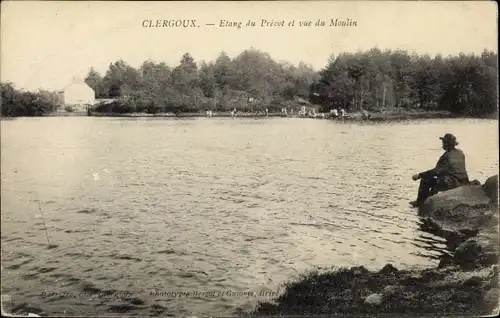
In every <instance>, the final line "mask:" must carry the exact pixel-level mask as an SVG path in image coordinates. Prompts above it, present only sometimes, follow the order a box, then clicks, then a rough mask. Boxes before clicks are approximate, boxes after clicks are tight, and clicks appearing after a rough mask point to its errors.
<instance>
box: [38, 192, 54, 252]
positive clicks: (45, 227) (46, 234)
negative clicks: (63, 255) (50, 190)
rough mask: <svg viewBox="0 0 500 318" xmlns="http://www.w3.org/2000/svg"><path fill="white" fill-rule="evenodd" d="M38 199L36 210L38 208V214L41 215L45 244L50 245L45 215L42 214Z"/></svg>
mask: <svg viewBox="0 0 500 318" xmlns="http://www.w3.org/2000/svg"><path fill="white" fill-rule="evenodd" d="M37 201H38V210H40V215H41V216H42V221H43V228H44V230H45V237H46V238H47V244H48V245H49V246H50V245H51V244H50V240H49V232H48V231H47V224H46V223H45V217H44V216H43V211H42V205H41V204H40V199H38V200H37Z"/></svg>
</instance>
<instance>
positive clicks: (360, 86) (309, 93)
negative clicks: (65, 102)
mask: <svg viewBox="0 0 500 318" xmlns="http://www.w3.org/2000/svg"><path fill="white" fill-rule="evenodd" d="M85 82H86V83H87V84H88V85H89V86H90V87H92V89H94V91H95V93H96V98H111V99H113V100H114V101H113V102H112V103H107V104H101V105H99V106H97V108H96V109H95V110H96V111H99V112H111V113H127V112H148V113H158V112H197V111H204V110H208V109H211V110H214V111H227V110H232V109H233V108H236V109H237V110H242V111H252V110H261V109H263V108H268V109H269V110H270V111H273V110H278V109H280V108H281V107H284V106H287V105H294V106H295V105H297V103H296V101H297V100H298V99H299V98H302V99H309V101H310V102H312V103H314V104H318V105H321V106H322V108H323V111H325V112H326V111H329V110H330V109H332V108H345V109H346V110H348V111H359V110H361V109H366V110H371V111H384V110H387V109H392V108H397V107H402V108H407V109H408V108H409V109H422V110H448V111H451V112H454V113H458V114H463V115H469V116H484V115H489V114H491V113H494V112H495V111H496V109H497V54H496V53H494V52H489V51H486V50H485V51H484V52H483V53H482V54H480V55H474V54H469V55H466V54H463V53H461V54H459V55H456V56H448V57H442V56H440V55H436V56H435V57H433V58H431V57H430V56H428V55H418V54H410V53H408V52H407V51H404V50H395V51H392V50H386V51H381V50H379V49H376V48H374V49H371V50H368V51H359V52H356V53H341V54H339V55H338V56H333V55H332V56H331V57H330V59H329V60H328V61H327V64H326V66H325V67H324V68H323V69H321V70H320V71H319V72H317V71H315V70H314V69H313V68H312V67H311V66H308V65H306V64H305V63H299V64H298V65H297V66H295V65H292V64H290V63H287V62H281V61H280V62H278V61H275V60H273V59H272V58H271V56H270V55H269V54H267V53H264V52H261V51H259V50H255V49H249V50H245V51H243V52H242V53H240V54H239V55H237V56H236V57H234V58H230V57H229V56H228V55H227V54H226V53H224V52H223V53H221V54H220V55H219V56H218V57H217V59H215V60H214V61H211V62H205V61H202V62H199V63H197V62H196V61H195V60H194V58H193V57H192V56H191V55H190V54H189V53H185V54H184V55H183V56H182V57H181V59H180V63H179V65H177V66H175V67H171V66H168V65H167V64H165V63H158V62H154V61H151V60H148V61H145V62H144V63H142V65H141V66H140V67H139V68H134V67H132V66H131V65H129V64H127V63H126V62H125V61H123V60H118V61H116V62H114V63H110V65H109V67H108V69H107V71H106V73H105V74H104V75H101V74H99V72H97V71H96V70H95V69H94V68H90V70H89V72H88V74H87V76H86V78H85ZM1 90H2V115H4V116H36V115H40V114H43V113H47V112H51V111H54V110H55V109H56V108H57V105H56V104H57V102H56V101H57V100H58V99H57V94H55V93H51V92H47V91H41V92H37V93H33V92H21V91H19V90H16V89H15V88H14V87H13V86H12V84H10V83H2V85H1Z"/></svg>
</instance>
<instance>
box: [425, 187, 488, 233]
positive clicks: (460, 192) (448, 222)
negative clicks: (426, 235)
mask: <svg viewBox="0 0 500 318" xmlns="http://www.w3.org/2000/svg"><path fill="white" fill-rule="evenodd" d="M494 210H495V209H493V207H492V206H491V204H490V198H489V197H488V196H487V195H486V193H485V192H484V191H483V186H481V185H466V186H462V187H459V188H455V189H451V190H448V191H444V192H440V193H438V194H436V195H434V196H431V197H429V198H427V200H425V202H424V204H423V205H422V207H421V208H420V210H419V213H420V214H421V215H422V216H424V217H427V218H428V219H429V221H431V223H433V224H435V225H436V226H437V228H439V229H440V230H442V231H446V232H455V233H459V232H462V233H469V234H471V233H473V232H474V231H477V230H478V229H481V228H484V227H487V226H490V224H491V218H492V217H493V216H494V215H495V214H498V213H494Z"/></svg>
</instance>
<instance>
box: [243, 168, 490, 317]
mask: <svg viewBox="0 0 500 318" xmlns="http://www.w3.org/2000/svg"><path fill="white" fill-rule="evenodd" d="M419 214H420V215H421V217H422V218H423V219H424V220H425V224H427V225H426V226H427V227H428V230H429V231H431V232H433V233H436V234H439V235H441V236H443V237H445V238H446V240H447V245H448V248H451V249H452V250H453V251H454V252H453V253H452V255H451V256H449V257H446V258H443V259H442V260H441V262H440V264H439V266H438V267H437V268H430V269H425V270H413V271H412V270H398V269H397V268H395V267H394V266H393V265H391V264H387V265H386V266H385V267H384V268H382V269H381V270H380V271H378V272H373V271H369V270H367V269H366V268H364V267H353V268H350V269H347V268H341V269H337V270H334V271H328V272H322V273H320V272H311V273H308V274H304V275H303V276H302V277H301V278H300V279H299V280H298V281H295V282H290V283H288V284H286V286H285V289H284V290H285V292H284V293H283V294H282V295H280V296H279V297H278V298H277V299H275V300H274V301H270V302H261V303H259V304H258V306H257V307H256V308H255V309H254V310H253V311H252V312H250V313H246V312H241V313H240V315H241V316H271V315H272V316H281V315H300V316H311V315H326V314H355V315H373V314H397V315H423V314H432V315H445V314H446V315H450V314H451V315H492V314H498V311H499V306H498V304H499V301H500V296H499V284H498V271H499V269H498V263H499V228H498V224H499V223H498V219H499V210H498V175H497V176H493V177H490V178H488V179H487V180H486V182H485V183H484V184H483V185H481V184H480V183H479V182H477V181H476V182H473V183H471V184H470V185H467V186H463V187H460V188H457V189H453V190H450V191H446V192H443V193H439V194H437V195H435V196H433V197H430V198H429V199H427V201H426V202H425V203H424V206H423V207H422V208H421V209H420V211H419Z"/></svg>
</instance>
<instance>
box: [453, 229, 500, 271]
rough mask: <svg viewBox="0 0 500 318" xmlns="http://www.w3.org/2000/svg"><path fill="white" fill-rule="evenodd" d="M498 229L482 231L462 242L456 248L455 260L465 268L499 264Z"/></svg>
mask: <svg viewBox="0 0 500 318" xmlns="http://www.w3.org/2000/svg"><path fill="white" fill-rule="evenodd" d="M498 255H499V234H498V229H495V228H493V229H490V230H489V231H482V232H479V234H478V235H477V236H475V237H472V238H470V239H468V240H467V241H465V242H464V243H462V244H460V245H459V246H458V247H457V249H456V250H455V256H454V259H455V262H456V263H457V264H458V265H460V266H461V267H462V268H464V269H473V268H476V267H478V266H489V265H495V264H498V260H499V258H498Z"/></svg>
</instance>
